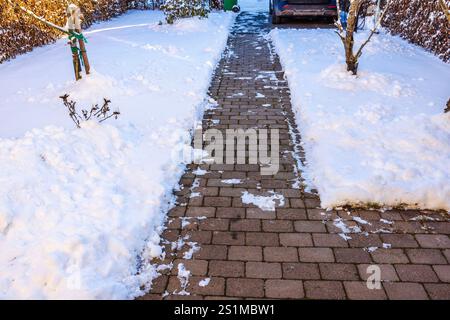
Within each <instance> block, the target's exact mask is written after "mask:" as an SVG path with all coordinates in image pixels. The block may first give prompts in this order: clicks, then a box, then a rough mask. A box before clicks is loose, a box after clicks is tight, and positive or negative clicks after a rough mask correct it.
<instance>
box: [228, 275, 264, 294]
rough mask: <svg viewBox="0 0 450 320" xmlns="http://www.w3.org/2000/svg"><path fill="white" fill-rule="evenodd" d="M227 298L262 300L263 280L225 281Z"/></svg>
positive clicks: (232, 279) (240, 279) (229, 279)
mask: <svg viewBox="0 0 450 320" xmlns="http://www.w3.org/2000/svg"><path fill="white" fill-rule="evenodd" d="M226 294H227V296H232V297H245V298H262V297H264V280H262V279H244V278H228V279H227V290H226Z"/></svg>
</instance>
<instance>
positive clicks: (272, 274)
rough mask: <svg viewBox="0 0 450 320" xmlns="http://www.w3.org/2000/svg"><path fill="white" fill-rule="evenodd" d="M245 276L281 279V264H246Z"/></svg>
mask: <svg viewBox="0 0 450 320" xmlns="http://www.w3.org/2000/svg"><path fill="white" fill-rule="evenodd" d="M245 265H246V269H245V270H246V271H245V274H246V276H247V277H248V278H265V279H270V278H275V279H278V278H281V276H282V272H281V264H280V263H273V262H272V263H269V262H247V263H246V264H245Z"/></svg>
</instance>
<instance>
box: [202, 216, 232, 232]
mask: <svg viewBox="0 0 450 320" xmlns="http://www.w3.org/2000/svg"><path fill="white" fill-rule="evenodd" d="M228 226H229V220H228V219H214V218H209V219H204V220H201V221H200V222H199V229H200V230H212V231H224V230H228Z"/></svg>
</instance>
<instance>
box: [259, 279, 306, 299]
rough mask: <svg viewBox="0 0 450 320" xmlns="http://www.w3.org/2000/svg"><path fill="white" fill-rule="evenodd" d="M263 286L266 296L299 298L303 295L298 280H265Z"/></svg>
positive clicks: (301, 285) (301, 286) (300, 282)
mask: <svg viewBox="0 0 450 320" xmlns="http://www.w3.org/2000/svg"><path fill="white" fill-rule="evenodd" d="M265 288H266V297H267V298H277V299H301V298H303V297H304V296H305V293H304V291H303V283H302V281H299V280H267V281H266V284H265Z"/></svg>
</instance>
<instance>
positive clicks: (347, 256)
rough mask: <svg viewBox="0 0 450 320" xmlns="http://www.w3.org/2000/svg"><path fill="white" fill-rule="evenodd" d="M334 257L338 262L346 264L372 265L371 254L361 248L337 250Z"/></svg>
mask: <svg viewBox="0 0 450 320" xmlns="http://www.w3.org/2000/svg"><path fill="white" fill-rule="evenodd" d="M333 251H334V257H335V258H336V261H337V262H344V263H370V262H371V261H372V258H371V257H370V254H369V253H368V252H366V251H364V250H362V249H360V248H335V249H333Z"/></svg>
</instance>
